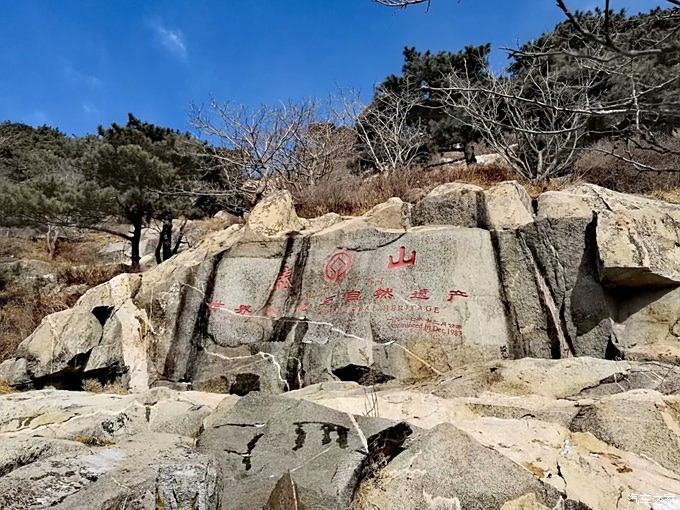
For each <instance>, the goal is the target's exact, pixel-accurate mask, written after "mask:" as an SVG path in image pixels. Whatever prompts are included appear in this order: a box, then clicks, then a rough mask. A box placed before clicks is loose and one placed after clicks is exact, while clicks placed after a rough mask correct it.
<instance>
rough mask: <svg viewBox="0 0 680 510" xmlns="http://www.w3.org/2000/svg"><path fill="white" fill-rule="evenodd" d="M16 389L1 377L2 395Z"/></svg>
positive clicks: (0, 392)
mask: <svg viewBox="0 0 680 510" xmlns="http://www.w3.org/2000/svg"><path fill="white" fill-rule="evenodd" d="M15 391H16V390H15V389H14V388H12V387H11V386H10V385H9V384H8V383H7V381H3V380H2V379H0V395H7V394H9V393H14V392H15Z"/></svg>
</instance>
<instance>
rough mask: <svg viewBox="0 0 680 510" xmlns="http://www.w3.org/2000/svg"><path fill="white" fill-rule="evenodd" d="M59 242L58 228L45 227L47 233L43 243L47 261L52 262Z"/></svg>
mask: <svg viewBox="0 0 680 510" xmlns="http://www.w3.org/2000/svg"><path fill="white" fill-rule="evenodd" d="M58 241H59V227H53V226H52V225H48V226H47V232H46V233H45V242H46V244H47V253H48V254H49V259H50V260H54V257H55V256H56V254H57V242H58Z"/></svg>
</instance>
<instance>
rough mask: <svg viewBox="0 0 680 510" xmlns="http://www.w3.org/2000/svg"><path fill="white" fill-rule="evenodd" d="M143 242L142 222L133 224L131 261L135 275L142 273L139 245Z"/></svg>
mask: <svg viewBox="0 0 680 510" xmlns="http://www.w3.org/2000/svg"><path fill="white" fill-rule="evenodd" d="M141 240H142V221H141V220H139V221H134V222H132V237H131V238H130V243H131V247H130V261H131V263H132V264H131V268H130V269H131V271H132V272H133V273H139V272H140V271H141V266H140V263H139V262H140V260H141V257H140V256H139V244H140V241H141Z"/></svg>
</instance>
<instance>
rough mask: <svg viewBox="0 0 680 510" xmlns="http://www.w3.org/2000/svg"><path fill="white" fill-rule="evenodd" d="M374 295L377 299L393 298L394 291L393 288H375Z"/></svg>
mask: <svg viewBox="0 0 680 510" xmlns="http://www.w3.org/2000/svg"><path fill="white" fill-rule="evenodd" d="M373 297H374V298H375V299H392V298H393V297H394V292H392V289H375V292H374V293H373Z"/></svg>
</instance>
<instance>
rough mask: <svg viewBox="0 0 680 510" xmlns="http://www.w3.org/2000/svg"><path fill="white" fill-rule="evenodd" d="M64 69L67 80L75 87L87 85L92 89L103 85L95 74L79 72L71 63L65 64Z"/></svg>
mask: <svg viewBox="0 0 680 510" xmlns="http://www.w3.org/2000/svg"><path fill="white" fill-rule="evenodd" d="M62 69H63V73H64V76H65V77H66V79H67V80H68V81H69V82H71V83H72V84H74V85H85V86H87V87H90V88H95V87H98V86H99V85H101V81H100V80H99V78H97V77H96V76H94V75H93V74H87V73H84V72H82V71H79V70H78V69H76V68H75V67H73V65H72V64H71V62H64V64H63V68H62Z"/></svg>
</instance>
